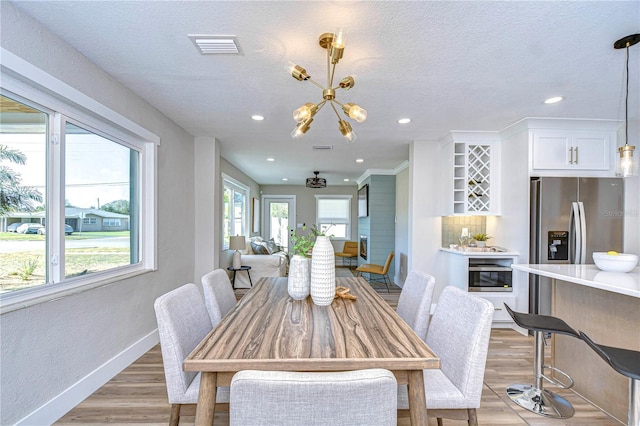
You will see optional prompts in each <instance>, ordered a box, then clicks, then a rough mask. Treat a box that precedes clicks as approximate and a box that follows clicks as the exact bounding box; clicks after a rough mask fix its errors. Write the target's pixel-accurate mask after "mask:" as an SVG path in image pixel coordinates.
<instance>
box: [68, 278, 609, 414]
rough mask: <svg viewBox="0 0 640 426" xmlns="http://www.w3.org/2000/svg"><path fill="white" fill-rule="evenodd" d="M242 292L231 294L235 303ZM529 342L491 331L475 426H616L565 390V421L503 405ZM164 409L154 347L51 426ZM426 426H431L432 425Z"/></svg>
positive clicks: (527, 368)
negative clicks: (569, 409)
mask: <svg viewBox="0 0 640 426" xmlns="http://www.w3.org/2000/svg"><path fill="white" fill-rule="evenodd" d="M374 287H375V288H376V290H377V291H378V292H379V294H380V295H381V296H382V297H383V298H384V299H385V300H386V301H387V302H388V303H389V304H390V305H391V306H393V307H394V308H395V306H396V305H397V302H398V297H399V295H400V289H399V288H397V287H395V288H393V289H392V290H391V292H390V293H387V290H386V288H385V287H384V285H383V284H375V285H374ZM246 291H247V290H243V289H238V290H236V296H237V297H238V298H240V297H242V295H243V294H244V293H245V292H246ZM532 362H533V340H532V338H531V337H529V336H522V335H521V334H519V333H517V332H515V331H513V330H502V329H493V330H492V333H491V341H490V344H489V354H488V358H487V366H486V370H485V378H484V389H483V392H482V403H481V407H480V408H479V409H478V423H479V424H480V425H533V426H547V425H549V426H560V425H599V426H609V425H611V426H619V425H621V423H620V422H618V421H617V420H615V419H614V418H612V417H610V416H608V415H607V414H606V413H604V412H602V411H600V410H599V409H598V408H597V407H595V406H593V405H591V404H589V402H587V401H585V400H584V399H582V398H581V397H580V396H578V395H576V394H575V393H573V392H572V391H570V390H559V389H555V388H554V387H552V386H551V385H549V389H551V390H553V391H554V392H557V393H559V394H560V395H562V396H564V397H565V398H567V399H568V400H569V401H570V402H571V403H572V404H573V406H574V408H575V410H576V414H575V415H574V417H572V418H571V419H567V420H555V419H547V418H545V417H541V416H538V415H535V414H533V413H530V412H528V411H525V410H524V409H522V408H520V407H518V406H517V405H515V404H514V403H512V402H511V400H509V398H508V397H507V395H506V393H505V388H506V387H507V386H508V385H510V384H513V383H531V381H532V378H531V377H532V369H533V366H532ZM169 408H170V406H169V403H168V402H167V392H166V387H165V381H164V371H163V368H162V355H161V353H160V346H159V345H157V346H155V347H154V348H152V349H151V350H150V351H149V352H147V353H146V354H144V355H143V356H142V357H140V358H139V359H138V360H137V361H136V362H134V363H133V364H131V365H130V366H129V367H127V368H126V369H125V370H123V371H122V372H121V373H120V374H118V375H117V376H116V377H114V378H113V379H112V380H111V381H109V382H108V383H107V384H105V385H104V386H103V387H101V388H100V389H98V390H97V391H96V392H95V393H94V394H92V395H91V396H89V397H88V398H87V399H86V400H85V401H83V402H82V403H80V404H79V405H78V406H77V407H75V408H74V409H73V410H71V411H70V412H69V413H67V414H66V415H65V416H64V417H62V418H61V419H60V420H59V421H58V422H57V423H56V424H57V425H80V424H83V425H84V424H86V425H89V424H93V425H95V424H138V425H148V426H151V425H167V424H168V422H169ZM193 423H194V417H193V416H182V417H181V419H180V424H181V425H192V424H193ZM214 424H215V425H216V426H218V425H228V424H229V417H228V413H226V412H218V413H216V417H215V423H214ZM429 424H430V425H436V422H435V419H431V420H430V423H429ZM398 425H399V426H408V425H410V422H409V418H408V417H406V416H404V415H403V416H401V417H400V418H399V419H398ZM444 425H445V426H458V425H466V422H463V421H455V420H444Z"/></svg>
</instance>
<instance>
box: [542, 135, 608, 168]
mask: <svg viewBox="0 0 640 426" xmlns="http://www.w3.org/2000/svg"><path fill="white" fill-rule="evenodd" d="M611 136H612V135H611V132H609V131H597V130H590V131H585V130H533V131H532V140H531V169H532V170H581V171H582V170H605V171H607V170H609V169H610V168H611V163H612V162H613V158H612V150H611V147H612V143H611ZM613 146H614V147H615V144H613Z"/></svg>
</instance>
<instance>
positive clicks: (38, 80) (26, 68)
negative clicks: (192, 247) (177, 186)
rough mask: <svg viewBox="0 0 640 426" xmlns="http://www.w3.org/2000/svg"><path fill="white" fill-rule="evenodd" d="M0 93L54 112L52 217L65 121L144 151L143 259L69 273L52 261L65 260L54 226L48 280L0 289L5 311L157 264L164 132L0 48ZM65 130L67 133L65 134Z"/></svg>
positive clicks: (54, 219)
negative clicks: (159, 160)
mask: <svg viewBox="0 0 640 426" xmlns="http://www.w3.org/2000/svg"><path fill="white" fill-rule="evenodd" d="M0 70H1V72H2V80H1V82H0V93H2V94H3V95H5V96H8V97H10V98H13V99H16V100H18V101H20V102H24V103H25V104H27V105H30V106H34V108H36V109H39V110H41V111H43V112H46V113H48V114H49V125H48V129H47V130H48V132H49V134H48V135H47V136H48V141H47V144H48V151H49V153H48V154H47V161H48V164H49V170H48V175H47V192H48V194H49V195H48V200H47V201H48V206H47V209H48V220H49V221H50V223H60V222H63V221H64V199H63V198H64V197H62V196H61V194H62V193H63V188H64V152H62V149H61V147H60V143H59V141H60V137H61V132H62V129H63V127H61V126H63V125H64V123H65V122H66V121H69V122H73V123H80V124H81V125H82V126H83V127H85V128H89V129H91V130H94V131H96V132H97V133H103V134H105V135H108V138H109V139H111V140H113V141H117V143H121V144H123V145H124V146H127V147H129V148H131V149H135V150H137V151H138V152H139V156H140V164H139V167H140V182H139V185H140V234H139V240H138V242H137V244H138V245H139V247H140V249H139V250H140V262H138V263H136V264H133V265H125V266H121V267H117V268H113V269H109V270H106V271H101V272H96V273H92V274H88V275H84V276H80V277H74V278H65V277H63V276H61V275H62V274H61V273H60V268H59V267H58V268H56V267H55V266H52V265H53V264H54V263H57V264H60V262H63V260H64V238H63V235H64V234H62V236H61V235H59V234H60V231H58V230H56V228H51V232H50V233H48V234H49V235H48V238H47V255H48V262H49V267H50V268H51V269H50V276H49V281H50V282H49V283H47V284H44V285H39V286H34V287H31V288H27V289H24V290H18V291H15V292H9V293H3V294H2V295H0V313H5V312H9V311H12V310H16V309H21V308H25V307H28V306H31V305H34V304H37V303H43V302H46V301H49V300H52V299H55V298H59V297H61V296H63V295H65V294H72V293H76V292H78V291H82V290H80V289H81V288H82V289H88V288H94V287H99V286H103V285H107V284H109V283H111V282H114V281H116V280H118V279H122V278H124V277H129V276H134V275H138V274H142V273H145V272H149V271H154V270H156V269H157V247H156V241H157V193H156V192H157V149H158V146H159V145H160V138H159V137H158V136H157V135H155V134H153V133H151V132H149V131H148V130H146V129H144V128H143V127H141V126H140V125H138V124H136V123H134V122H133V121H131V120H129V119H128V118H126V117H124V116H122V115H120V114H119V113H117V112H115V111H113V110H112V109H110V108H108V107H106V106H104V105H102V104H100V103H99V102H97V101H96V100H94V99H92V98H90V97H88V96H87V95H85V94H83V93H82V92H80V91H78V90H76V89H74V88H73V87H71V86H69V85H67V84H66V83H64V82H62V81H60V80H58V79H57V78H55V77H53V76H52V75H50V74H48V73H46V72H44V71H42V70H41V69H39V68H37V67H35V66H34V65H32V64H30V63H28V62H26V61H25V60H23V59H22V58H20V57H18V56H16V55H14V54H13V53H11V52H9V51H7V50H5V49H4V48H0ZM62 136H63V135H62Z"/></svg>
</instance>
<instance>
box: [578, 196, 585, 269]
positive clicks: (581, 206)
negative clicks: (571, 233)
mask: <svg viewBox="0 0 640 426" xmlns="http://www.w3.org/2000/svg"><path fill="white" fill-rule="evenodd" d="M578 207H579V209H580V238H581V240H582V246H581V248H580V253H581V254H580V263H586V262H585V260H586V257H587V217H586V215H585V213H584V204H583V203H582V201H578ZM576 263H577V262H576Z"/></svg>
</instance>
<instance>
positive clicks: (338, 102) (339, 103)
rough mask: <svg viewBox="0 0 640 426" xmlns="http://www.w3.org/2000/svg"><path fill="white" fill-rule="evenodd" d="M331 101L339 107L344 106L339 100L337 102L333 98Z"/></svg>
mask: <svg viewBox="0 0 640 426" xmlns="http://www.w3.org/2000/svg"><path fill="white" fill-rule="evenodd" d="M332 101H333V102H335V103H337V104H338V105H340V106H344V105H343V104H342V103H341V102H340V101H339V100H337V99H335V98H334V99H332Z"/></svg>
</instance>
